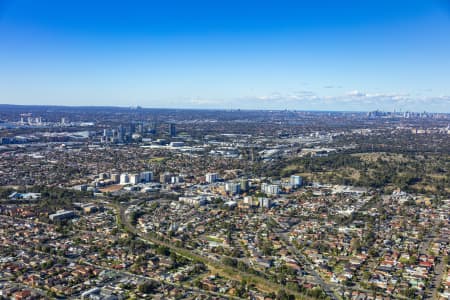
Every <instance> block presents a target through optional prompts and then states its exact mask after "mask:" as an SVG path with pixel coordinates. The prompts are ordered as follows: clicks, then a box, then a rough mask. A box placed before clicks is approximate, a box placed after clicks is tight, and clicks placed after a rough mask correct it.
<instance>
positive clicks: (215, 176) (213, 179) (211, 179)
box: [205, 173, 219, 183]
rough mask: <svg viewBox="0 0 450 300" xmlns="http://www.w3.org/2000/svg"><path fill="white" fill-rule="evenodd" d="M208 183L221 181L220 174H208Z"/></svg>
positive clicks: (206, 176) (206, 177)
mask: <svg viewBox="0 0 450 300" xmlns="http://www.w3.org/2000/svg"><path fill="white" fill-rule="evenodd" d="M205 179H206V182H208V183H213V182H216V181H217V180H219V174H217V173H206V175H205Z"/></svg>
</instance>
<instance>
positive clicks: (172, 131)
mask: <svg viewBox="0 0 450 300" xmlns="http://www.w3.org/2000/svg"><path fill="white" fill-rule="evenodd" d="M169 135H170V136H171V137H174V136H176V135H177V128H176V126H175V124H174V123H170V124H169Z"/></svg>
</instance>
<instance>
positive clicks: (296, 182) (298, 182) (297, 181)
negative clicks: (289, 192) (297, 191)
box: [290, 175, 303, 188]
mask: <svg viewBox="0 0 450 300" xmlns="http://www.w3.org/2000/svg"><path fill="white" fill-rule="evenodd" d="M290 183H291V186H292V187H294V188H298V187H300V186H302V183H303V179H302V177H301V176H298V175H291V178H290Z"/></svg>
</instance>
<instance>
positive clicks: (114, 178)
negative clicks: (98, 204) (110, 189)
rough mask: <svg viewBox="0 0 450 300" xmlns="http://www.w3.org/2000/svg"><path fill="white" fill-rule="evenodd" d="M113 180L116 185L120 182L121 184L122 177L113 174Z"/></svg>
mask: <svg viewBox="0 0 450 300" xmlns="http://www.w3.org/2000/svg"><path fill="white" fill-rule="evenodd" d="M111 180H112V181H113V182H114V183H119V182H120V175H119V174H117V173H113V174H111Z"/></svg>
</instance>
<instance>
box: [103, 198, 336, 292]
mask: <svg viewBox="0 0 450 300" xmlns="http://www.w3.org/2000/svg"><path fill="white" fill-rule="evenodd" d="M112 207H113V208H114V209H115V210H118V212H117V216H118V222H119V223H120V224H122V226H123V227H124V228H125V229H126V230H127V231H128V232H131V233H133V234H135V235H137V236H139V237H140V238H142V239H144V240H146V241H148V242H150V243H153V244H157V245H161V246H164V247H167V248H169V249H170V250H171V251H173V252H175V253H176V254H178V255H180V256H182V257H185V258H187V259H190V260H194V261H198V262H202V263H204V264H205V265H207V266H208V267H209V268H212V269H214V270H215V271H219V272H220V273H219V274H220V275H222V276H224V277H226V278H229V279H232V280H237V281H240V280H243V279H244V280H246V281H247V282H248V283H252V284H254V285H255V286H256V287H258V288H259V289H260V290H262V291H266V292H275V293H277V292H278V291H279V290H285V291H286V292H287V293H289V294H292V295H295V297H296V298H297V299H310V298H309V297H308V296H306V295H303V294H300V293H298V292H296V291H292V290H289V289H287V288H286V287H285V286H283V285H280V284H277V283H274V282H271V281H269V280H267V279H265V278H263V277H261V276H258V275H254V274H250V273H246V272H243V271H241V270H239V269H237V268H234V267H231V266H225V265H223V264H222V263H220V262H217V261H213V260H211V259H209V258H207V257H205V256H201V255H198V254H196V253H194V252H192V251H190V250H188V249H185V248H180V247H177V246H175V245H174V244H172V243H169V242H166V241H163V240H161V239H159V238H155V237H153V236H151V235H150V234H144V233H142V232H140V231H139V230H137V229H136V228H135V227H134V226H133V225H132V224H131V223H130V221H129V219H128V217H127V216H126V213H125V211H126V207H124V206H122V205H113V206H112ZM333 299H336V298H333Z"/></svg>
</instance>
